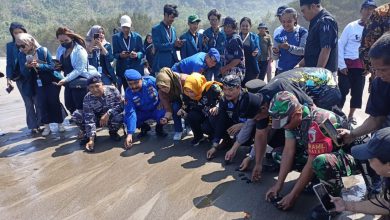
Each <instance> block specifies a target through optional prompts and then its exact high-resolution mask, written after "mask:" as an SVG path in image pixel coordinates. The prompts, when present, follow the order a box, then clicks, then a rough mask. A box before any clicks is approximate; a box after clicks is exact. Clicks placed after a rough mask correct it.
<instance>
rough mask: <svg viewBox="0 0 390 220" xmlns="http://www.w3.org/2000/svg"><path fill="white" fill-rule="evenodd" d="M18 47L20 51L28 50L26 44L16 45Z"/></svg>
mask: <svg viewBox="0 0 390 220" xmlns="http://www.w3.org/2000/svg"><path fill="white" fill-rule="evenodd" d="M16 47H17V48H18V49H20V48H22V49H24V48H26V45H25V44H16Z"/></svg>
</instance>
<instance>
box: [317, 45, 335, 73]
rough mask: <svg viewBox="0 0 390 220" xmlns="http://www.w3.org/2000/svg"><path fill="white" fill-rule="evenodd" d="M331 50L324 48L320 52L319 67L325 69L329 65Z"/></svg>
mask: <svg viewBox="0 0 390 220" xmlns="http://www.w3.org/2000/svg"><path fill="white" fill-rule="evenodd" d="M331 50H332V49H331V48H322V49H321V52H320V56H319V57H318V61H317V67H322V68H325V67H326V64H327V63H328V60H329V56H330V51H331Z"/></svg>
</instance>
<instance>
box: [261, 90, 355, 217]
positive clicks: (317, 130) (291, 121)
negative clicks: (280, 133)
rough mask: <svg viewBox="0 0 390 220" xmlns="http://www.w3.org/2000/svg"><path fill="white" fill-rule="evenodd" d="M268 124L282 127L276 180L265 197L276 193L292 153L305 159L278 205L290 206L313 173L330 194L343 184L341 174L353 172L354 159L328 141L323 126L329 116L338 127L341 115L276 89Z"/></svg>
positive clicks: (288, 168)
mask: <svg viewBox="0 0 390 220" xmlns="http://www.w3.org/2000/svg"><path fill="white" fill-rule="evenodd" d="M269 113H270V115H271V117H272V128H274V129H279V128H284V129H285V138H286V142H285V147H284V150H283V154H282V160H281V164H280V171H279V176H278V181H277V183H276V184H275V185H274V186H273V187H271V189H269V190H268V192H267V194H266V198H267V199H268V200H272V199H273V198H275V197H278V193H279V192H280V191H281V190H282V188H283V183H284V181H285V179H286V177H287V174H288V173H289V172H290V171H291V169H292V165H293V163H295V161H294V157H295V156H298V154H302V155H304V154H305V153H306V154H307V161H306V164H305V166H304V167H303V170H302V172H301V175H300V177H299V179H298V181H297V183H296V184H295V186H294V188H293V189H292V191H291V192H290V193H289V194H287V195H286V196H284V197H283V198H281V200H280V201H279V202H278V206H279V208H281V209H283V210H287V209H289V208H291V207H292V206H293V205H294V203H295V200H296V199H297V198H298V196H299V194H300V193H301V192H302V191H303V190H304V189H305V187H306V186H307V185H308V184H309V183H310V181H311V180H312V178H313V177H314V174H315V175H316V176H317V177H318V179H319V180H320V181H321V182H322V183H324V184H325V186H326V187H327V189H328V191H329V193H330V194H332V195H333V196H340V194H341V189H342V188H343V187H344V186H343V182H342V180H341V177H342V176H349V175H354V174H355V173H356V172H355V171H356V165H355V161H354V160H353V158H352V156H350V155H348V154H347V153H345V152H344V150H343V149H342V148H340V147H338V146H337V145H336V144H335V143H333V142H332V139H331V138H330V136H329V135H328V134H327V133H326V131H325V129H324V128H323V126H322V125H323V122H324V121H325V120H327V119H328V120H329V121H330V122H331V123H332V125H333V126H334V127H335V128H340V127H341V122H342V119H341V117H340V116H338V115H336V114H335V113H333V112H331V111H328V110H325V109H321V108H317V107H307V106H305V105H301V104H300V103H299V101H298V99H297V98H296V97H295V96H294V95H293V94H292V93H290V92H287V91H283V92H279V93H277V94H276V95H275V96H274V97H273V99H272V101H271V104H270V107H269Z"/></svg>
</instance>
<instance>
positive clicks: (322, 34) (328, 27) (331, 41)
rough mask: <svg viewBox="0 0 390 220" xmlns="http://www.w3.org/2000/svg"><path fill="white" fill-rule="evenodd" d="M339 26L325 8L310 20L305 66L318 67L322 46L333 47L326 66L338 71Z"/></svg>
mask: <svg viewBox="0 0 390 220" xmlns="http://www.w3.org/2000/svg"><path fill="white" fill-rule="evenodd" d="M337 37H338V26H337V22H336V20H335V19H334V18H333V16H332V15H331V14H330V13H329V12H328V11H326V10H325V9H323V10H322V11H321V12H320V13H319V14H318V15H317V16H316V17H315V18H313V20H311V21H310V26H309V35H308V36H307V40H306V47H305V55H304V57H305V66H306V67H316V66H317V63H318V58H319V56H320V52H321V49H322V48H331V49H332V50H331V52H330V55H329V60H328V63H327V64H326V66H325V68H326V69H328V70H330V71H332V72H336V71H337V66H338V64H337V61H338V60H337V59H338V57H337V56H338V53H337V50H338V47H337Z"/></svg>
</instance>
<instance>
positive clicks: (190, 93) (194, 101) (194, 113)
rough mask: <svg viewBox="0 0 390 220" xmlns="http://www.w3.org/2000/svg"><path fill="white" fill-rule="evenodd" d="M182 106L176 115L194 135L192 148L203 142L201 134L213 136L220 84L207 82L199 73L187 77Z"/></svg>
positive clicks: (220, 89) (219, 96)
mask: <svg viewBox="0 0 390 220" xmlns="http://www.w3.org/2000/svg"><path fill="white" fill-rule="evenodd" d="M183 92H184V94H185V96H184V98H183V99H184V106H183V107H182V108H181V109H180V110H179V111H178V113H177V114H178V115H180V116H182V117H184V118H186V119H187V121H188V123H189V124H190V126H191V129H192V131H193V133H194V139H193V140H192V141H191V144H192V145H193V146H198V145H199V144H200V143H201V142H202V141H203V140H204V136H203V134H204V133H205V134H207V135H208V136H209V138H210V137H212V135H213V133H214V132H213V130H214V129H213V127H212V124H213V120H214V117H215V116H216V115H217V114H218V107H217V105H218V103H219V100H220V99H221V97H222V84H221V83H219V82H216V81H209V82H207V80H206V78H205V77H204V76H203V75H202V74H199V73H192V74H191V75H190V76H188V77H187V78H186V80H185V82H184V86H183Z"/></svg>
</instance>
